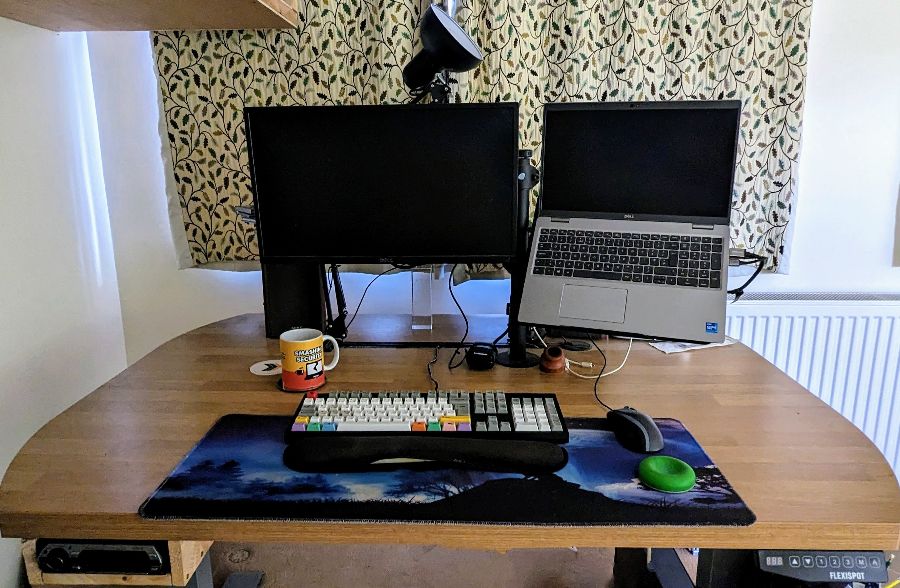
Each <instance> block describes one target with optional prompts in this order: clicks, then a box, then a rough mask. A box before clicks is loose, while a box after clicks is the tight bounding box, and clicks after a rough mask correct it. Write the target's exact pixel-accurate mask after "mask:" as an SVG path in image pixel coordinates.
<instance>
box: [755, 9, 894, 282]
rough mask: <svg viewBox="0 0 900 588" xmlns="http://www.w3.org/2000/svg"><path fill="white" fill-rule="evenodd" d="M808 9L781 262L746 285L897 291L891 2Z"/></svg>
mask: <svg viewBox="0 0 900 588" xmlns="http://www.w3.org/2000/svg"><path fill="white" fill-rule="evenodd" d="M813 6H814V8H813V14H812V32H811V36H810V43H809V66H808V67H809V69H808V78H807V90H806V110H805V114H804V119H803V145H802V147H801V152H800V153H801V154H800V170H799V173H800V191H799V195H798V202H797V209H796V213H795V215H794V220H793V221H792V224H793V225H794V234H793V238H792V239H791V240H790V245H789V248H790V251H789V254H790V255H789V263H788V266H789V269H788V273H787V275H770V276H761V277H760V279H759V280H758V281H757V284H755V285H754V286H755V289H757V290H767V291H769V290H825V291H828V290H838V291H839V290H861V291H882V292H898V291H900V267H895V265H900V253H898V254H897V255H898V261H897V264H894V262H893V251H894V247H895V240H897V241H900V205H898V193H900V68H898V65H897V64H898V63H900V43H898V42H897V32H896V26H895V23H897V22H898V20H900V2H897V1H896V0H857V1H855V2H846V1H842V0H815V2H814V3H813ZM898 247H900V245H898Z"/></svg>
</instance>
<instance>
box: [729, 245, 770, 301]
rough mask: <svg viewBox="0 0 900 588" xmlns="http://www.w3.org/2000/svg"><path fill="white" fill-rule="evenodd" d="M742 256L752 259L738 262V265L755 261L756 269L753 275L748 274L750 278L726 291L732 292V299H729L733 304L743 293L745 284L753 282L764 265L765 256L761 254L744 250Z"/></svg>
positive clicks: (745, 287)
mask: <svg viewBox="0 0 900 588" xmlns="http://www.w3.org/2000/svg"><path fill="white" fill-rule="evenodd" d="M744 258H745V259H746V258H749V259H752V260H753V261H751V262H747V263H743V262H738V263H739V265H750V264H751V263H754V262H755V263H756V271H754V272H753V275H752V276H750V278H749V279H748V280H747V281H746V282H744V283H743V284H742V285H741V286H739V287H737V288H735V289H734V290H728V292H727V293H728V294H734V300H732V301H731V303H732V304H734V303H735V302H737V301H738V300H740V298H741V296H743V295H744V290H746V289H747V286H749V285H750V284H752V283H753V280H755V279H756V276H758V275H759V274H760V273H761V272H762V270H763V266H765V265H766V258H765V257H763V256H762V255H757V254H755V253H746V252H745V253H744Z"/></svg>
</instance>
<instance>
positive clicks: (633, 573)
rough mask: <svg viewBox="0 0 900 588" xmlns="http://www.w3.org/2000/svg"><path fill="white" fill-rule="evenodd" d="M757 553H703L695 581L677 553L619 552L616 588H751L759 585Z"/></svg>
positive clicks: (634, 550) (617, 553)
mask: <svg viewBox="0 0 900 588" xmlns="http://www.w3.org/2000/svg"><path fill="white" fill-rule="evenodd" d="M753 554H754V552H753V551H747V550H739V549H701V550H700V556H699V559H698V561H697V580H696V583H695V582H693V581H692V580H691V577H690V575H689V574H688V572H687V571H686V570H685V569H684V565H683V564H682V563H681V560H680V559H679V557H678V555H677V554H676V553H675V550H674V549H653V550H648V549H622V548H617V549H616V555H615V560H614V563H613V586H614V588H645V587H646V588H691V587H694V586H696V588H721V587H722V586H729V587H733V588H751V587H756V586H758V585H759V575H758V574H759V571H758V568H757V567H756V566H755V563H754V559H753Z"/></svg>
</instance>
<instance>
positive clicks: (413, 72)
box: [403, 4, 483, 90]
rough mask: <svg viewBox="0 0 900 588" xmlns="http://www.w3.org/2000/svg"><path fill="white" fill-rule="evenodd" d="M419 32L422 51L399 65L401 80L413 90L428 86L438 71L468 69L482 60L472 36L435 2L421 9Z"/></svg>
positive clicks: (479, 50) (461, 70)
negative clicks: (404, 63) (401, 71)
mask: <svg viewBox="0 0 900 588" xmlns="http://www.w3.org/2000/svg"><path fill="white" fill-rule="evenodd" d="M419 35H420V36H421V38H422V50H421V51H419V52H418V53H416V55H415V56H414V57H413V58H412V60H410V62H409V63H408V64H407V65H406V67H404V68H403V82H404V83H405V84H406V85H407V86H409V87H410V88H411V89H413V90H418V89H420V88H424V87H426V86H428V85H429V84H430V83H431V82H432V81H433V80H434V76H435V75H437V73H438V72H439V71H442V70H449V71H454V72H463V71H469V70H470V69H473V68H474V67H475V66H477V65H478V64H479V63H480V62H481V60H482V59H483V57H482V55H481V49H479V48H478V45H476V44H475V41H473V40H472V37H470V36H469V35H467V34H466V32H465V31H464V30H462V28H461V27H460V26H459V25H458V24H457V23H456V21H455V20H453V18H452V17H450V16H449V15H448V14H447V13H446V12H444V11H443V9H441V8H440V7H439V6H437V5H435V4H431V5H430V6H428V8H426V9H425V14H424V15H422V24H421V27H420V30H419Z"/></svg>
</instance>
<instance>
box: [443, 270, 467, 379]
mask: <svg viewBox="0 0 900 588" xmlns="http://www.w3.org/2000/svg"><path fill="white" fill-rule="evenodd" d="M457 265H459V264H456V265H454V266H453V269H451V270H450V277H449V278H447V289H448V290H450V298H452V299H453V302H454V303H455V304H456V308H458V309H459V314H461V315H462V317H463V320H464V321H465V322H466V331H465V333H463V336H462V339H460V341H459V345H457V346H456V349H454V350H453V355H451V356H450V360H449V361H448V362H447V369H448V370H455V369H456V368H458V367H459V366H461V365H462V364H463V362H465V361H466V354H465V353H463V357H462V359H460V360H459V361H458V362H457V363H456V364H454V363H453V360H454V359H456V356H457V355H458V354H459V349H460V347H462V346H463V343H465V342H466V337H468V336H469V317H467V316H466V313H465V311H463V309H462V306H460V304H459V300H457V299H456V294H454V293H453V272H455V271H456V266H457Z"/></svg>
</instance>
